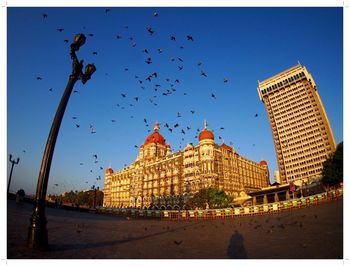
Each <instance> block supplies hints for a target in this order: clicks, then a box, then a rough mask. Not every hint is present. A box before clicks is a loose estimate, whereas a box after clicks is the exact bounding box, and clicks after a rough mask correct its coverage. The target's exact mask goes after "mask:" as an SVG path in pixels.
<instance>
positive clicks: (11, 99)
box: [7, 7, 343, 193]
mask: <svg viewBox="0 0 350 266" xmlns="http://www.w3.org/2000/svg"><path fill="white" fill-rule="evenodd" d="M7 11H8V12H7V59H8V61H7V155H8V154H10V153H11V154H13V156H14V157H15V158H17V157H20V163H19V165H17V166H16V167H15V169H14V173H13V178H12V183H11V189H10V190H12V191H17V190H18V189H19V188H23V189H25V191H26V192H27V193H35V189H36V183H37V178H38V173H39V168H40V163H41V159H42V154H43V150H44V147H45V144H46V140H47V136H48V133H49V130H50V127H51V123H52V120H53V117H54V114H55V112H56V109H57V106H58V103H59V100H60V98H61V96H62V93H63V91H64V88H65V86H66V84H67V81H68V76H69V74H70V72H71V61H70V57H69V44H70V43H71V41H72V39H73V37H74V35H75V34H76V33H79V32H82V33H85V34H86V35H87V41H86V43H85V45H84V46H83V47H81V49H80V50H79V52H78V57H79V58H80V59H84V62H85V64H87V63H94V64H95V65H96V67H97V71H96V73H95V74H94V75H93V77H92V79H91V80H90V81H88V82H87V84H85V85H82V84H81V82H77V84H76V86H75V90H76V91H77V93H73V94H72V95H71V98H70V101H69V103H68V106H67V109H66V112H65V116H64V118H63V121H62V124H61V128H60V133H59V136H58V140H57V143H56V148H55V154H54V157H53V162H52V167H51V174H50V179H49V186H48V193H59V192H61V191H69V190H81V189H88V188H90V187H91V186H92V185H93V184H95V185H96V186H99V187H101V188H102V187H103V177H104V169H105V168H106V167H107V166H108V165H111V166H112V167H113V169H114V170H117V169H120V168H122V167H123V166H124V165H125V164H127V165H128V164H130V163H131V162H133V161H134V159H135V158H136V156H137V153H138V149H137V148H135V147H134V145H137V146H140V145H141V144H142V143H143V142H144V140H145V139H146V137H147V136H148V135H149V134H150V133H151V132H148V130H152V129H153V125H154V122H155V121H156V120H157V121H159V122H160V123H161V131H160V132H161V134H162V135H163V136H164V138H166V141H167V143H169V144H170V145H171V147H172V149H173V150H174V151H177V150H179V149H180V148H183V147H184V146H185V145H186V143H189V142H192V143H195V144H196V143H197V142H198V141H197V139H196V138H195V135H196V129H197V128H199V129H202V128H203V120H204V119H207V121H208V124H209V128H210V129H212V130H214V134H215V140H216V142H217V143H222V139H223V140H225V143H226V144H229V145H230V144H231V143H232V146H233V147H234V148H235V149H236V151H237V152H238V153H239V154H241V155H242V156H245V157H247V158H249V159H252V160H255V161H260V160H262V159H264V160H266V161H267V162H268V165H269V168H270V173H271V174H270V175H271V178H270V179H271V180H272V179H273V171H274V170H276V169H277V162H276V155H275V150H274V145H273V140H272V134H271V130H270V125H269V122H268V118H267V113H266V110H265V107H264V105H263V103H262V102H261V101H260V100H259V96H258V94H257V90H256V88H257V86H258V80H264V79H266V78H268V77H270V76H272V75H275V74H278V73H279V72H282V71H283V70H285V69H287V68H290V67H292V66H294V65H296V64H297V62H298V61H300V63H301V64H302V65H305V66H306V67H307V69H308V71H309V72H311V74H312V75H313V77H314V79H315V81H316V84H317V86H318V91H319V94H320V96H321V99H322V101H323V104H324V106H325V109H326V112H327V115H328V118H329V120H330V123H331V126H332V128H333V132H334V135H335V139H336V142H337V143H339V142H341V141H343V105H342V104H343V26H342V23H343V15H342V14H343V9H342V8H315V7H314V8H263V7H260V8H237V7H232V8H198V7H197V8H157V7H149V8H136V7H134V8H121V7H119V8H117V7H115V8H111V9H110V11H109V12H107V13H106V11H105V8H82V7H80V8H34V7H32V8H29V7H27V8H18V7H9V8H8V9H7ZM154 12H157V13H158V14H159V15H158V16H156V17H155V16H154V15H153V14H154ZM44 13H45V14H47V18H44V17H43V16H42V14H44ZM147 27H151V28H152V29H153V30H154V34H152V35H150V33H149V32H148V31H147ZM59 28H63V29H64V30H63V31H62V32H59V31H57V29H59ZM88 34H93V36H89V35H88ZM116 35H120V36H121V38H120V39H117V37H116ZM172 35H173V36H175V37H176V41H171V40H170V36H172ZM187 35H191V36H193V39H194V41H189V40H187V38H186V36H187ZM130 38H132V39H130ZM66 39H67V40H69V42H68V43H65V42H64V40H66ZM135 44H136V46H135V47H133V45H135ZM182 46H183V48H181V47H182ZM144 49H147V51H148V54H146V53H145V52H144V51H143V50H144ZM157 49H162V53H159V52H158V50H157ZM93 52H97V55H94V54H93ZM148 57H150V58H152V64H146V63H145V61H146V60H147V58H148ZM181 60H182V61H181ZM199 62H201V65H200V66H198V63H199ZM179 67H180V68H181V67H183V69H182V70H179V69H180V68H179ZM125 69H128V70H127V71H126V70H125ZM202 70H203V71H205V73H206V74H207V77H204V76H202V75H201V71H202ZM154 72H157V74H158V75H157V78H152V80H151V82H149V81H147V80H146V78H147V77H148V76H149V75H150V74H152V73H154ZM135 75H136V76H138V78H136V79H135ZM38 76H40V77H42V80H37V77H38ZM225 77H227V78H228V82H227V83H224V78H225ZM167 79H169V81H167ZM139 80H141V81H142V84H140V82H139ZM175 80H179V83H178V82H176V81H175ZM156 84H157V85H160V87H158V91H155V90H154V89H155V88H156V87H155V85H156ZM141 86H143V87H144V88H141ZM51 88H52V90H51V91H50V89H51ZM172 88H174V89H175V90H176V91H172ZM167 89H169V90H170V91H172V93H171V94H170V95H167V96H164V95H162V93H163V92H165V91H166V90H167ZM212 93H213V94H215V97H216V99H214V98H213V97H211V94H212ZM121 94H126V97H122V95H121ZM155 96H156V97H155ZM135 97H138V101H136V100H135ZM150 100H152V102H151V101H150ZM130 104H132V106H130ZM154 104H157V105H154ZM118 105H119V106H118ZM191 110H194V111H195V113H194V114H192V113H191V112H190V111H191ZM178 112H180V113H181V117H177V113H178ZM256 113H257V114H258V117H257V118H255V117H254V115H255V114H256ZM72 117H77V118H76V119H73V118H72ZM144 118H146V119H147V122H148V125H149V127H146V124H145V123H144ZM111 120H115V122H112V121H111ZM165 123H168V124H169V125H170V126H171V127H173V125H174V124H176V123H178V124H179V125H180V126H179V128H175V129H174V130H173V132H172V133H170V132H169V131H168V130H167V129H166V128H165V127H164V124H165ZM76 124H79V125H80V127H79V128H77V127H76ZM90 124H91V125H93V127H94V128H95V129H96V133H95V134H91V130H90ZM187 126H188V127H190V128H191V129H190V130H187ZM221 127H224V130H220V128H221ZM181 129H184V130H185V132H186V134H185V135H184V134H182V133H181ZM219 136H220V137H221V139H219ZM182 138H184V140H182ZM94 154H96V155H97V156H98V159H97V161H98V163H95V159H94V157H93V155H94ZM10 167H11V164H10V163H7V169H8V173H9V169H10ZM100 167H102V168H103V170H100ZM99 176H100V177H101V180H96V178H98V177H99ZM55 184H57V186H56V185H55Z"/></svg>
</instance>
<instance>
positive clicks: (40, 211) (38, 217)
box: [27, 202, 49, 250]
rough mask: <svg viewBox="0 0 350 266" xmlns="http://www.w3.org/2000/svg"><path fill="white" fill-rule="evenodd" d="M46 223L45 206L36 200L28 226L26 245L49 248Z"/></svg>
mask: <svg viewBox="0 0 350 266" xmlns="http://www.w3.org/2000/svg"><path fill="white" fill-rule="evenodd" d="M46 224H47V220H46V216H45V206H42V204H40V203H39V202H37V204H36V207H35V209H34V212H33V214H32V217H31V218H30V226H29V227H28V239H27V246H28V247H29V248H33V249H38V250H49V243H48V233H47V228H46Z"/></svg>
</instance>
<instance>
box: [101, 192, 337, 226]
mask: <svg viewBox="0 0 350 266" xmlns="http://www.w3.org/2000/svg"><path fill="white" fill-rule="evenodd" d="M342 196H343V189H337V190H333V191H330V192H324V193H321V194H316V195H312V196H308V197H302V198H298V199H290V200H286V201H280V202H273V203H268V204H261V205H254V206H247V207H238V208H225V209H206V210H142V209H133V208H103V207H97V208H96V211H97V213H101V214H112V215H116V216H122V217H134V218H154V219H169V220H188V219H193V220H194V219H225V218H235V217H240V216H247V215H265V214H272V213H277V212H280V211H290V210H292V209H298V208H304V207H308V206H311V205H317V204H320V203H322V202H326V201H330V200H336V199H339V198H341V197H342Z"/></svg>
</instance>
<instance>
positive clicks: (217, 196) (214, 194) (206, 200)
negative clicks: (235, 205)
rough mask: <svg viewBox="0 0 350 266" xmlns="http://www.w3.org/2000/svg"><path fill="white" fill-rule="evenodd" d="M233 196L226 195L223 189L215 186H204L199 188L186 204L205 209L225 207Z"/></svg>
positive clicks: (192, 207)
mask: <svg viewBox="0 0 350 266" xmlns="http://www.w3.org/2000/svg"><path fill="white" fill-rule="evenodd" d="M232 200H233V197H231V196H229V195H227V194H226V193H225V191H224V190H220V189H216V188H205V189H201V190H199V191H198V192H197V193H196V194H194V195H193V197H192V198H191V199H189V200H188V202H187V205H188V207H190V208H191V209H194V208H196V207H198V208H202V209H205V208H206V207H207V205H208V206H209V208H226V207H228V206H229V204H230V203H231V202H232Z"/></svg>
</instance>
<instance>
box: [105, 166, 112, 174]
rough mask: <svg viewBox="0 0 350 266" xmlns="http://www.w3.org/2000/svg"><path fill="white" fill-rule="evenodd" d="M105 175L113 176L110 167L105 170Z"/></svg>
mask: <svg viewBox="0 0 350 266" xmlns="http://www.w3.org/2000/svg"><path fill="white" fill-rule="evenodd" d="M106 174H107V175H110V174H113V169H112V167H110V166H109V167H107V169H106Z"/></svg>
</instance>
